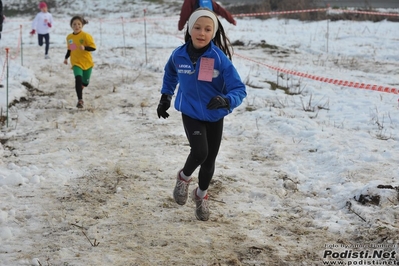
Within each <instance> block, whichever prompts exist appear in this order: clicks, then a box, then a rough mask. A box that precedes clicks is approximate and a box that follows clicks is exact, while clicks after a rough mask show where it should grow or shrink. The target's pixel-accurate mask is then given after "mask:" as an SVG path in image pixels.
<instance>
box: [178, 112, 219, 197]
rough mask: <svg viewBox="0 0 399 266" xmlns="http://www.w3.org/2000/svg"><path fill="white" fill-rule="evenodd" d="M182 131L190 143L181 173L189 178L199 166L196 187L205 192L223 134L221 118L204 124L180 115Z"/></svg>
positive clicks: (213, 169)
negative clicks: (188, 152)
mask: <svg viewBox="0 0 399 266" xmlns="http://www.w3.org/2000/svg"><path fill="white" fill-rule="evenodd" d="M182 118H183V125H184V130H185V131H186V136H187V139H188V142H189V143H190V147H191V150H190V154H189V155H188V157H187V160H186V164H185V165H184V168H183V173H184V174H185V175H187V176H190V175H191V174H192V173H193V172H194V171H195V169H197V167H198V166H200V165H201V168H200V170H199V174H198V186H199V188H200V189H201V190H207V189H208V187H209V184H210V182H211V180H212V177H213V173H214V172H215V161H216V157H217V155H218V152H219V147H220V143H221V141H222V133H223V118H222V119H220V120H219V121H217V122H204V121H199V120H196V119H192V118H191V117H188V116H186V115H184V114H183V115H182Z"/></svg>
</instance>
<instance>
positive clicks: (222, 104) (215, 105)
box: [206, 95, 230, 110]
mask: <svg viewBox="0 0 399 266" xmlns="http://www.w3.org/2000/svg"><path fill="white" fill-rule="evenodd" d="M206 108H207V109H209V110H215V109H220V108H226V109H230V102H229V99H227V98H223V97H222V96H219V95H218V96H215V97H213V98H212V99H211V100H210V101H209V103H208V105H207V106H206Z"/></svg>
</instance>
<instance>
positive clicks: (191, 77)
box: [157, 8, 247, 221]
mask: <svg viewBox="0 0 399 266" xmlns="http://www.w3.org/2000/svg"><path fill="white" fill-rule="evenodd" d="M185 41H186V43H185V44H184V45H182V46H180V47H178V48H177V49H175V50H174V51H173V53H172V55H171V56H170V58H169V60H168V62H167V64H166V66H165V73H164V78H163V84H162V89H161V93H162V96H161V100H160V102H159V105H158V108H157V113H158V117H159V118H160V117H163V118H167V117H168V116H169V114H168V113H167V112H166V111H167V110H168V109H169V107H170V102H171V99H172V95H174V92H175V89H176V86H177V84H178V83H179V89H178V91H177V95H176V99H175V108H176V109H177V110H178V111H180V112H181V113H182V120H183V126H184V129H185V132H186V136H187V139H188V142H189V144H190V147H191V151H190V154H189V155H188V157H187V159H186V162H185V165H184V167H183V169H181V170H180V171H179V172H178V173H177V177H176V185H175V188H174V191H173V197H174V199H175V201H176V203H177V204H180V205H184V204H185V203H186V201H187V198H188V187H189V184H190V182H191V180H192V178H191V174H192V173H193V172H194V171H195V169H196V168H197V167H200V170H199V174H198V187H197V188H195V189H194V190H193V191H192V193H191V198H192V199H193V200H194V202H195V204H196V209H195V216H196V217H197V219H198V220H202V221H206V220H208V219H209V207H208V199H209V196H208V194H207V190H208V187H209V184H210V182H211V179H212V177H213V174H214V171H215V161H216V156H217V154H218V152H219V147H220V143H221V140H222V133H223V118H224V117H225V116H226V115H228V114H229V113H231V112H232V111H233V109H234V108H236V107H237V106H239V105H240V104H241V103H242V101H243V99H244V98H245V97H246V95H247V94H246V89H245V85H244V84H243V82H242V81H241V78H240V76H239V75H238V73H237V70H236V69H235V67H234V66H233V64H232V62H231V61H230V60H231V55H232V51H231V50H230V47H231V46H230V42H229V40H228V38H227V37H226V35H225V32H224V29H223V26H222V24H221V23H220V22H219V20H218V19H217V17H216V15H215V14H214V13H213V12H212V11H210V10H208V9H203V8H199V9H197V10H196V11H195V12H193V14H192V15H191V16H190V18H189V21H188V28H187V32H186V36H185Z"/></svg>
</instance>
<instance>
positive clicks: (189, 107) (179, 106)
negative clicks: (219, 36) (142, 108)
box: [161, 42, 247, 122]
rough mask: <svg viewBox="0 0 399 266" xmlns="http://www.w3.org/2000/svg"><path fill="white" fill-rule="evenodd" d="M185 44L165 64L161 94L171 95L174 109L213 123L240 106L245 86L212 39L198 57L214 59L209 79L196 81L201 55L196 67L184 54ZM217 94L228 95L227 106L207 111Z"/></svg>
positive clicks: (185, 50)
mask: <svg viewBox="0 0 399 266" xmlns="http://www.w3.org/2000/svg"><path fill="white" fill-rule="evenodd" d="M187 45H188V43H186V44H184V45H182V46H180V47H178V48H177V49H175V50H174V51H173V53H172V55H171V56H170V58H169V60H168V62H167V63H166V66H165V73H164V77H163V85H162V89H161V93H162V94H167V95H174V91H175V89H176V86H177V84H179V88H178V91H177V95H176V99H175V108H176V110H178V111H180V112H182V113H183V114H185V115H187V116H189V117H191V118H193V119H197V120H201V121H209V122H215V121H218V120H220V119H221V118H223V117H224V116H226V115H228V114H229V113H231V112H232V111H233V109H234V108H236V107H237V106H239V105H240V104H241V103H242V101H243V99H244V98H245V96H246V95H247V93H246V91H245V85H244V83H243V82H242V81H241V78H240V76H239V75H238V73H237V70H236V69H235V67H234V66H233V64H232V62H231V61H230V60H229V58H228V57H227V56H226V55H225V54H224V53H223V51H222V50H220V49H219V48H218V47H217V46H216V45H215V44H214V43H213V42H211V45H210V46H209V48H208V50H206V51H205V53H204V54H203V55H202V56H201V57H206V58H214V60H215V63H214V70H213V78H212V82H208V81H201V80H198V72H199V69H200V62H201V57H200V58H199V59H198V62H197V64H196V68H195V69H194V66H193V64H192V63H191V60H190V58H189V56H188V53H187ZM217 95H220V96H222V97H224V98H228V99H229V101H230V109H229V110H227V109H226V108H221V109H216V110H208V109H206V105H207V104H208V103H209V101H210V100H211V99H212V98H213V97H215V96H217Z"/></svg>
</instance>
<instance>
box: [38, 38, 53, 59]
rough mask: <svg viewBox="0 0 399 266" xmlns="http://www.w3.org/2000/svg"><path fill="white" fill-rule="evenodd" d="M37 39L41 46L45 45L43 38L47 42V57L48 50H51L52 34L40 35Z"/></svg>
mask: <svg viewBox="0 0 399 266" xmlns="http://www.w3.org/2000/svg"><path fill="white" fill-rule="evenodd" d="M37 38H38V41H39V46H42V45H43V38H44V40H45V42H46V47H45V54H46V55H47V54H48V50H49V48H50V34H49V33H47V34H38V35H37Z"/></svg>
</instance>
